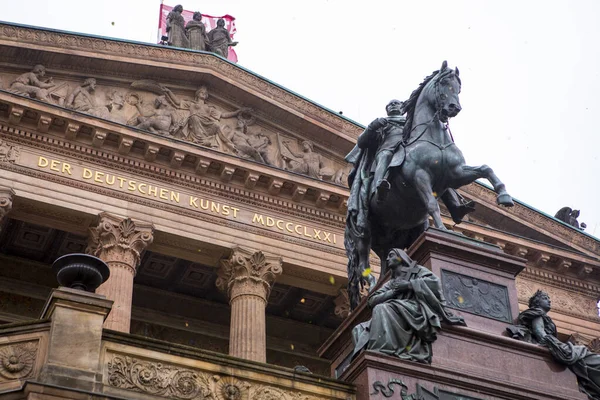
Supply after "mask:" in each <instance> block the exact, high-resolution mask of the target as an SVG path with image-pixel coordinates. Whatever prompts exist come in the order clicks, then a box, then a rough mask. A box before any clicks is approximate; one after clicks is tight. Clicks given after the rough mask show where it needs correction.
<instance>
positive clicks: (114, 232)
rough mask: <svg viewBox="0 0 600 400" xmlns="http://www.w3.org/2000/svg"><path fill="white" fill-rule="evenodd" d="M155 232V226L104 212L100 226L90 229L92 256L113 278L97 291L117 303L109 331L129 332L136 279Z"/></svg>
mask: <svg viewBox="0 0 600 400" xmlns="http://www.w3.org/2000/svg"><path fill="white" fill-rule="evenodd" d="M153 233H154V227H153V225H152V224H148V223H145V222H134V221H132V220H131V219H129V218H122V217H117V216H115V215H110V214H107V213H101V214H100V222H99V223H98V226H97V227H95V228H91V229H90V234H91V236H90V241H89V245H88V248H87V252H88V254H92V255H94V256H96V257H98V258H100V259H101V260H102V261H104V262H105V263H106V264H108V267H109V268H110V278H108V280H107V281H106V282H105V283H104V284H102V285H101V286H100V287H99V288H98V289H97V290H96V293H98V294H102V295H104V296H106V298H107V299H109V300H112V301H114V305H113V308H112V311H111V312H110V314H109V316H108V318H107V319H106V321H105V322H104V327H105V328H107V329H113V330H115V331H121V332H127V333H129V327H130V325H131V301H132V298H133V278H134V276H135V273H136V271H137V267H138V266H139V265H140V253H141V252H142V251H143V250H144V249H145V248H146V247H147V246H148V245H149V244H150V243H152V240H153V238H154V236H153Z"/></svg>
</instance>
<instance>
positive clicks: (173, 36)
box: [167, 4, 190, 48]
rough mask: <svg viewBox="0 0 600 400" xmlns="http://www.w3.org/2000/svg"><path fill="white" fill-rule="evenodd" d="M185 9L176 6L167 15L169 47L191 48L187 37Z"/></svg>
mask: <svg viewBox="0 0 600 400" xmlns="http://www.w3.org/2000/svg"><path fill="white" fill-rule="evenodd" d="M182 12H183V7H182V6H181V4H178V5H176V6H175V7H174V8H173V10H171V12H170V13H169V15H167V35H168V42H167V43H168V44H169V46H175V47H184V48H189V47H190V43H189V39H188V37H187V36H186V35H185V20H184V19H183V15H181V13H182Z"/></svg>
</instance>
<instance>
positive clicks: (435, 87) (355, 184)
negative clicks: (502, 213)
mask: <svg viewBox="0 0 600 400" xmlns="http://www.w3.org/2000/svg"><path fill="white" fill-rule="evenodd" d="M460 88H461V81H460V78H459V72H458V69H451V68H448V64H447V63H446V61H444V62H443V64H442V68H441V69H440V70H439V71H434V72H433V73H432V74H431V75H429V76H428V77H426V78H425V80H424V81H423V82H422V83H421V84H420V85H419V87H418V88H417V89H416V90H415V91H413V93H412V94H411V96H410V98H409V99H408V100H406V101H405V102H400V101H397V100H392V101H391V102H390V103H389V104H388V106H387V107H386V111H387V114H388V117H387V118H378V119H376V120H375V121H373V122H371V123H370V124H369V125H368V126H367V128H366V129H365V130H364V132H363V133H362V134H361V135H360V136H359V137H358V141H357V144H356V146H355V148H354V149H353V150H352V151H351V152H350V153H349V154H348V156H346V160H347V161H348V162H350V163H352V164H353V165H354V168H353V170H352V172H351V173H350V176H349V177H348V184H349V186H350V197H349V199H348V215H347V219H346V232H345V239H344V245H345V247H346V253H347V255H348V293H349V296H350V303H351V307H352V308H355V307H356V306H357V305H358V302H359V301H360V289H361V287H362V286H363V285H364V284H365V283H366V281H367V279H369V278H370V280H371V283H373V278H372V276H368V275H369V274H368V272H369V271H370V267H369V253H370V250H371V249H373V251H374V252H375V253H376V254H377V255H378V256H379V258H380V259H381V260H385V258H386V255H387V254H388V253H389V251H390V249H393V248H400V249H406V248H408V246H410V245H411V244H412V243H413V242H414V241H415V240H416V239H417V237H418V236H419V235H420V234H421V233H423V231H424V230H425V229H427V227H428V226H429V217H431V218H432V219H433V224H434V226H435V227H436V228H438V229H446V228H445V227H444V224H443V223H442V217H441V215H440V208H439V206H438V202H437V199H438V198H440V199H441V200H442V201H443V202H444V204H445V205H446V206H447V208H448V210H449V212H450V214H451V216H452V219H453V220H454V221H455V222H456V223H459V222H460V221H461V220H462V218H463V217H464V216H465V215H466V214H467V213H469V212H471V211H473V210H474V207H473V202H470V201H466V200H465V199H463V198H462V197H461V196H460V195H459V194H458V193H457V192H456V191H455V189H458V188H460V187H461V186H464V185H467V184H469V183H471V182H474V181H475V180H477V179H479V178H486V179H487V180H488V181H489V182H490V183H491V184H492V186H493V187H494V191H495V192H496V193H497V194H498V196H497V202H498V204H500V205H503V206H507V207H511V206H513V205H514V204H513V201H512V198H511V197H510V195H509V194H508V193H507V192H506V189H505V187H504V184H503V183H502V182H501V181H500V179H498V177H497V176H496V175H495V174H494V171H492V169H491V168H490V167H488V166H487V165H482V166H479V167H471V166H468V165H465V159H464V157H463V155H462V153H461V151H460V150H459V149H458V147H457V146H456V144H455V143H454V140H453V139H452V135H451V134H450V131H449V129H448V120H449V119H450V118H452V117H455V116H456V115H457V114H458V113H459V112H460V110H461V107H460V102H459V99H458V95H459V93H460ZM404 115H406V117H404ZM385 273H386V263H385V262H382V263H381V276H384V275H385Z"/></svg>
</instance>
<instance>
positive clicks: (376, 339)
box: [352, 249, 466, 363]
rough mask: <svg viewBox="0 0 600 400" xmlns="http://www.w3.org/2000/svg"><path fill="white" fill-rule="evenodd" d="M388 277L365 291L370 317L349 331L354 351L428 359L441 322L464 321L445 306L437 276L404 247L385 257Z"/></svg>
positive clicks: (424, 360)
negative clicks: (375, 289) (372, 290)
mask: <svg viewBox="0 0 600 400" xmlns="http://www.w3.org/2000/svg"><path fill="white" fill-rule="evenodd" d="M386 263H387V266H388V268H390V269H391V271H392V277H391V278H390V280H389V281H388V282H386V283H385V284H384V285H383V286H382V287H381V288H380V289H378V290H377V291H375V292H373V293H372V294H371V295H369V299H368V304H369V306H370V307H372V308H373V312H372V316H371V320H370V321H367V322H363V323H361V324H359V325H357V326H356V327H354V329H353V331H352V337H353V340H354V346H355V347H354V354H353V357H354V356H356V355H357V354H358V353H359V352H360V351H361V350H362V349H366V350H373V351H378V352H380V353H384V354H389V355H392V356H396V357H398V358H401V359H403V360H410V361H418V362H424V363H431V356H432V351H431V343H433V342H434V341H435V340H436V339H437V332H438V331H439V330H440V329H441V323H442V321H443V322H446V323H449V324H453V325H466V324H465V321H464V320H463V319H462V317H456V316H453V315H452V313H450V312H449V311H447V310H446V309H445V304H446V300H445V299H444V295H443V293H442V283H441V281H440V279H439V278H438V277H437V276H435V274H433V272H431V271H430V270H428V269H427V268H425V267H423V266H421V265H418V264H417V262H416V261H413V260H412V259H411V258H410V257H409V256H408V255H407V254H406V253H405V252H404V251H402V250H400V249H392V250H391V251H390V252H389V254H388V256H387V259H386Z"/></svg>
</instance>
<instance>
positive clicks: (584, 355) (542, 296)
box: [506, 290, 600, 400]
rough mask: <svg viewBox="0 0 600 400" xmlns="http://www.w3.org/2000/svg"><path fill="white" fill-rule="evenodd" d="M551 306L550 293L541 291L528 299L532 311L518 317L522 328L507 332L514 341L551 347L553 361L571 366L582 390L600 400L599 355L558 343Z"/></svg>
mask: <svg viewBox="0 0 600 400" xmlns="http://www.w3.org/2000/svg"><path fill="white" fill-rule="evenodd" d="M551 305H552V302H551V301H550V297H549V296H548V294H547V293H546V292H543V291H541V290H538V291H537V292H535V294H534V295H533V296H531V298H530V299H529V308H528V309H527V310H525V311H523V312H522V313H520V314H519V316H518V318H517V322H518V324H519V325H512V326H509V327H508V328H506V330H507V331H508V333H509V334H510V335H511V336H512V337H513V338H514V339H517V340H522V341H525V342H529V343H535V344H540V345H542V346H546V347H548V350H550V354H551V355H552V358H554V360H555V361H556V362H558V363H559V364H563V365H566V366H568V367H569V369H570V370H571V371H572V372H573V373H574V374H575V375H576V376H577V383H578V384H579V390H580V391H581V392H582V393H585V394H586V395H587V396H588V397H589V398H590V400H600V354H596V353H592V352H591V351H590V350H589V349H588V348H587V347H585V346H578V345H574V344H573V343H563V342H561V341H560V340H558V339H557V337H556V336H557V333H556V325H555V324H554V322H553V321H552V318H550V316H548V312H549V311H550V308H551Z"/></svg>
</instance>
